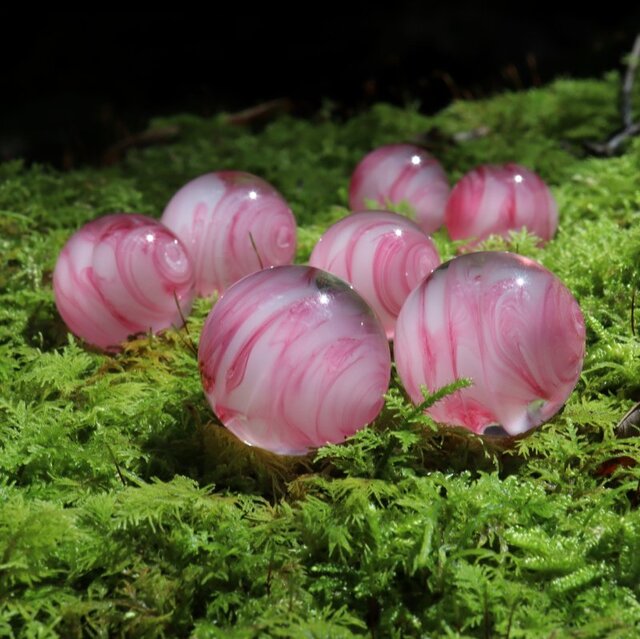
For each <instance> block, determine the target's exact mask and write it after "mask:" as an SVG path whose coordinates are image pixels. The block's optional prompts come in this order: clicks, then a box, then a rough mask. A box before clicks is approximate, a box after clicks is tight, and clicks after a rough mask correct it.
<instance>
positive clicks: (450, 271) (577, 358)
mask: <svg viewBox="0 0 640 639" xmlns="http://www.w3.org/2000/svg"><path fill="white" fill-rule="evenodd" d="M394 348H395V358H396V365H397V369H398V374H399V375H400V379H401V380H402V383H403V385H404V387H405V389H406V390H407V392H408V393H409V395H410V396H411V399H412V400H413V401H414V402H415V403H419V402H421V401H422V394H421V392H420V387H421V386H423V385H424V386H426V387H427V388H428V389H429V390H430V391H434V390H436V389H438V388H441V387H442V386H444V385H446V384H449V383H451V382H453V381H455V380H457V379H460V378H470V379H471V380H472V382H473V386H471V387H469V388H465V389H462V390H460V391H457V392H456V393H454V394H453V395H451V396H449V397H446V398H444V399H443V400H441V401H440V402H438V403H437V404H435V405H434V406H433V407H432V408H431V409H430V410H429V411H428V412H429V414H430V415H431V416H432V417H433V418H434V419H435V420H436V421H438V422H441V423H444V424H451V425H458V426H463V427H465V428H468V429H469V430H471V431H473V432H475V433H483V432H484V431H485V429H487V428H489V427H491V426H494V425H499V426H501V427H502V429H503V430H504V431H505V432H506V434H508V435H520V434H522V433H525V432H526V431H528V430H530V429H531V428H534V427H535V426H538V425H539V424H541V423H542V422H544V421H547V420H548V419H550V418H551V417H552V416H553V415H554V414H555V413H556V412H557V411H558V410H559V409H560V408H561V407H562V405H563V404H564V402H565V401H566V400H567V398H568V397H569V395H570V394H571V391H572V390H573V388H574V386H575V385H576V383H577V381H578V377H579V375H580V371H581V370H582V362H583V358H584V352H585V325H584V319H583V317H582V312H581V311H580V307H579V306H578V303H577V302H576V300H575V299H574V297H573V295H572V294H571V293H570V291H569V290H568V289H567V287H566V286H565V285H564V284H563V283H562V282H561V281H560V279H558V277H556V276H555V275H554V274H553V273H551V272H550V271H548V270H547V269H546V268H544V267H543V266H541V265H540V264H538V263H537V262H534V261H533V260H530V259H528V258H526V257H522V256H519V255H515V254H512V253H499V252H479V253H469V254H465V255H462V256H460V257H457V258H455V259H453V260H451V261H449V262H446V263H445V264H442V265H441V266H439V267H438V268H437V269H435V270H434V271H433V273H432V274H431V275H430V276H429V277H427V278H426V279H425V280H424V281H423V282H422V283H421V284H420V285H418V286H417V287H416V288H415V289H414V290H413V292H412V293H411V294H410V295H409V297H408V298H407V301H406V302H405V304H404V306H403V307H402V310H401V311H400V315H399V316H398V323H397V325H396V340H395V343H394ZM492 430H493V429H492Z"/></svg>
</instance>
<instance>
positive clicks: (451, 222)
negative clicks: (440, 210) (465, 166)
mask: <svg viewBox="0 0 640 639" xmlns="http://www.w3.org/2000/svg"><path fill="white" fill-rule="evenodd" d="M445 225H446V227H447V229H448V231H449V235H450V236H451V238H452V239H454V240H464V239H470V240H471V241H470V242H469V243H468V245H467V246H473V245H475V244H477V243H478V242H481V241H482V240H484V239H486V238H487V237H489V235H491V234H496V235H502V236H503V237H508V235H509V231H519V230H521V229H523V228H526V229H527V230H528V231H530V232H531V233H534V234H535V235H537V236H538V237H539V238H540V239H541V240H542V242H541V243H542V244H544V243H545V242H547V241H548V240H550V239H551V238H552V237H553V236H554V235H555V232H556V229H557V228H558V207H557V205H556V202H555V200H554V199H553V195H552V194H551V191H550V190H549V187H548V186H547V185H546V184H545V183H544V182H543V181H542V180H541V179H540V177H538V175H536V174H535V173H534V172H533V171H530V170H529V169H526V168H524V167H523V166H519V165H518V164H505V165H503V166H494V165H489V164H488V165H485V166H480V167H478V168H476V169H474V170H473V171H470V172H469V173H467V174H466V175H465V176H464V177H463V178H462V179H461V180H460V182H458V183H457V184H456V185H455V187H454V188H453V190H452V191H451V195H450V196H449V200H448V202H447V207H446V212H445Z"/></svg>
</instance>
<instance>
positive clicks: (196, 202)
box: [160, 171, 296, 296]
mask: <svg viewBox="0 0 640 639" xmlns="http://www.w3.org/2000/svg"><path fill="white" fill-rule="evenodd" d="M160 221H161V222H162V223H163V224H165V225H166V226H168V227H169V228H170V229H171V230H172V231H173V232H174V233H175V234H176V235H177V236H178V237H179V238H180V239H181V240H182V241H183V242H184V244H185V246H186V247H187V249H188V250H189V252H190V253H191V257H192V258H193V261H194V264H195V277H196V292H197V294H198V295H201V296H207V295H211V294H212V293H215V292H218V293H221V292H222V291H224V290H225V289H226V288H227V287H228V286H230V285H231V284H233V283H234V282H236V281H237V280H239V279H240V278H242V277H244V276H245V275H248V274H249V273H253V272H254V271H258V270H260V269H261V268H265V267H267V266H277V265H282V264H290V263H291V262H292V261H293V257H294V255H295V252H296V221H295V218H294V217H293V213H292V212H291V209H290V208H289V205H288V204H287V202H286V201H285V200H284V198H283V197H282V196H281V195H280V194H279V193H278V192H277V191H276V190H275V189H274V188H273V187H272V186H271V185H270V184H268V183H267V182H265V181H264V180H262V179H261V178H259V177H256V176H255V175H251V174H250V173H243V172H242V171H219V172H217V173H207V174H205V175H201V176H200V177H198V178H196V179H195V180H191V182H188V183H187V184H185V185H184V186H183V187H182V188H181V189H180V190H179V191H178V192H177V193H176V194H175V195H174V196H173V197H172V198H171V200H170V201H169V203H168V204H167V206H166V208H165V210H164V213H163V214H162V218H161V220H160Z"/></svg>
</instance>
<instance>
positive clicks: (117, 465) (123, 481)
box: [105, 442, 127, 486]
mask: <svg viewBox="0 0 640 639" xmlns="http://www.w3.org/2000/svg"><path fill="white" fill-rule="evenodd" d="M105 446H106V447H107V450H108V451H109V455H111V459H112V460H113V463H114V464H115V466H116V470H117V471H118V477H120V481H121V482H122V485H123V486H126V485H127V482H126V481H125V478H124V476H123V474H122V471H121V470H120V464H118V460H117V459H116V456H115V455H114V453H113V451H112V450H111V446H109V444H107V443H106V442H105Z"/></svg>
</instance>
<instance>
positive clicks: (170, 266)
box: [53, 213, 195, 351]
mask: <svg viewBox="0 0 640 639" xmlns="http://www.w3.org/2000/svg"><path fill="white" fill-rule="evenodd" d="M53 291H54V295H55V301H56V306H57V307H58V311H59V313H60V315H61V316H62V319H63V320H64V321H65V323H66V324H67V326H68V327H69V329H70V330H71V332H73V333H74V334H75V335H77V336H78V337H80V338H82V339H83V340H85V341H86V342H88V343H89V344H93V345H94V346H98V347H99V348H101V349H103V350H107V351H115V350H118V348H119V346H120V344H121V343H122V342H123V341H125V340H126V339H127V337H128V336H129V335H133V334H136V333H144V332H148V331H149V330H151V331H153V332H154V333H155V332H158V331H161V330H162V329H165V328H168V327H169V326H172V325H175V326H181V325H182V319H181V317H180V311H181V312H182V314H183V315H184V316H186V315H188V313H189V312H190V310H191V304H192V301H193V298H194V296H195V291H194V278H193V265H192V263H191V259H190V258H189V255H188V254H187V251H186V249H185V247H184V246H183V245H182V243H181V242H180V240H178V238H177V237H176V236H175V235H174V234H173V233H172V232H171V231H170V230H169V229H167V228H165V227H164V226H162V225H161V224H160V223H159V222H158V221H157V220H154V219H152V218H149V217H145V216H143V215H133V214H124V213H117V214H114V215H107V216H105V217H102V218H100V219H97V220H95V221H93V222H89V223H88V224H86V225H85V226H83V227H82V228H81V229H80V230H78V231H77V232H76V233H74V234H73V235H72V236H71V238H70V239H69V240H68V242H67V243H66V244H65V246H64V248H63V249H62V252H61V253H60V255H59V257H58V261H57V263H56V267H55V270H54V272H53ZM176 300H177V304H176ZM178 304H179V306H180V310H179V309H178Z"/></svg>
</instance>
